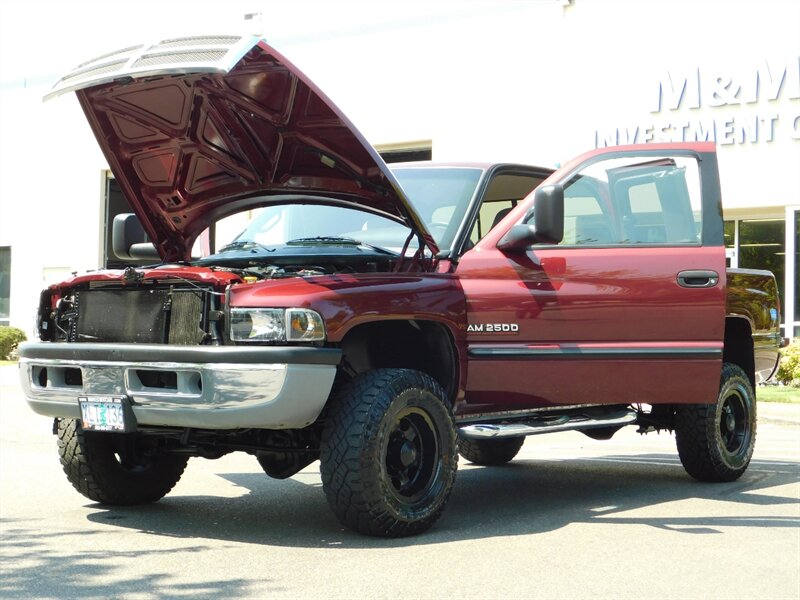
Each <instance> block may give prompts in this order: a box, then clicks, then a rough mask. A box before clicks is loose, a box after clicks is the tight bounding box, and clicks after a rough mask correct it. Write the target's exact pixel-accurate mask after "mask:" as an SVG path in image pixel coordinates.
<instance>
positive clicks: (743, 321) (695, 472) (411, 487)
mask: <svg viewBox="0 0 800 600" xmlns="http://www.w3.org/2000/svg"><path fill="white" fill-rule="evenodd" d="M70 90H75V91H76V93H77V96H78V99H79V101H80V104H81V106H82V107H83V110H84V112H85V114H86V116H87V118H88V120H89V123H90V124H91V127H92V129H93V131H94V133H95V135H96V137H97V140H98V142H99V144H100V146H101V147H102V149H103V152H104V153H105V156H106V158H107V160H108V163H109V165H110V166H111V169H112V170H113V172H114V175H115V177H116V179H117V182H118V183H119V185H120V187H121V189H122V191H123V192H124V194H125V196H126V198H127V200H128V201H129V203H130V205H131V206H132V207H133V210H134V213H135V215H134V214H132V215H123V216H121V217H120V218H118V220H117V221H116V222H115V224H114V248H115V252H116V253H117V255H118V256H119V257H120V258H121V259H126V260H129V261H130V264H131V266H130V267H128V268H126V269H124V270H106V271H96V272H90V273H87V274H83V275H79V276H75V277H73V278H71V279H69V280H67V281H64V282H62V283H59V284H57V285H53V286H51V287H49V288H47V289H46V290H44V291H43V292H42V295H41V302H40V306H39V318H38V329H39V336H40V338H41V341H39V342H34V343H29V344H26V345H23V346H22V347H21V348H20V376H21V381H22V385H23V387H24V390H25V393H26V396H27V399H28V403H29V404H30V406H31V408H32V409H33V410H34V411H36V412H37V413H40V414H42V415H46V416H49V417H53V418H54V426H53V430H54V433H56V434H57V436H58V449H59V453H60V456H61V462H62V464H63V467H64V470H65V472H66V474H67V477H68V478H69V480H70V482H71V483H72V484H73V485H74V486H75V488H76V489H77V490H78V491H79V492H81V493H82V494H84V495H85V496H86V497H88V498H90V499H92V500H94V501H97V502H101V503H104V504H109V505H124V504H139V503H147V502H153V501H156V500H158V499H159V498H161V497H163V496H164V495H165V494H167V493H168V492H169V491H170V490H171V489H172V487H173V486H174V485H175V484H176V482H177V481H178V480H179V478H180V477H181V474H182V473H183V471H184V468H185V466H186V464H187V461H188V459H189V458H190V457H193V456H200V457H205V458H218V457H220V456H222V455H224V454H226V453H229V452H233V451H244V452H247V453H250V454H253V455H254V456H255V457H256V458H257V459H258V461H259V463H260V464H261V466H262V467H263V469H264V471H265V472H266V473H267V474H268V475H270V476H272V477H277V478H285V477H290V476H291V475H293V474H295V473H296V472H298V471H299V470H300V469H302V468H304V467H305V466H307V465H309V464H310V463H312V462H313V461H315V460H320V462H321V467H320V468H321V475H322V483H323V488H324V491H325V494H326V496H327V499H328V502H329V504H330V506H331V508H332V509H333V511H334V513H335V514H336V516H337V517H338V518H339V519H340V520H341V522H342V523H344V524H346V525H348V526H349V527H351V528H353V529H355V530H357V531H359V532H363V533H367V534H373V535H381V536H403V535H410V534H414V533H418V532H421V531H423V530H425V529H427V528H428V527H430V526H431V525H432V524H433V522H434V521H435V520H436V519H437V518H438V517H439V516H440V514H441V513H442V510H443V508H444V506H445V503H446V502H447V499H448V496H449V495H450V491H451V488H452V486H453V483H454V480H455V475H456V464H457V460H458V455H459V454H461V456H463V457H464V458H465V459H467V460H468V461H471V462H473V463H477V464H482V465H499V464H502V463H505V462H508V461H510V460H512V459H513V458H514V456H515V455H516V454H517V452H518V451H519V450H520V448H521V446H522V444H523V441H524V439H525V436H527V435H532V434H539V433H546V432H553V431H565V430H577V431H581V432H583V433H585V434H586V435H588V436H590V437H592V438H595V439H608V438H610V437H611V436H612V435H614V433H615V432H616V431H618V430H619V429H620V428H621V427H624V426H626V425H635V426H638V428H639V431H641V432H647V431H654V430H669V431H674V432H675V433H676V438H677V447H678V453H679V455H680V458H681V461H682V462H683V465H684V466H685V468H686V470H687V471H688V473H689V474H690V475H692V476H693V477H695V478H697V479H700V480H704V481H731V480H734V479H736V478H738V477H739V476H741V475H742V473H743V472H744V471H745V469H746V468H747V466H748V463H749V461H750V458H751V455H752V452H753V445H754V441H755V436H756V402H755V400H756V398H755V389H756V384H757V383H758V382H760V381H762V380H764V379H766V378H768V377H769V376H770V375H771V373H772V371H773V370H774V368H775V366H776V362H777V359H778V347H779V344H780V334H779V321H780V319H779V312H778V303H777V288H776V284H775V280H774V277H773V276H772V274H770V273H768V272H754V271H741V270H737V271H730V270H728V271H727V272H726V265H725V250H724V243H723V223H722V211H721V200H720V186H719V178H718V173H717V159H716V154H715V149H714V146H713V144H709V143H695V144H669V145H647V146H630V147H618V148H608V149H604V150H598V151H594V152H590V153H588V154H585V155H583V156H581V157H579V158H577V159H575V160H573V161H572V162H570V163H568V164H567V165H565V166H564V167H562V168H560V169H558V170H557V171H555V172H552V171H551V170H550V169H546V168H540V167H532V166H525V165H518V164H426V163H413V164H399V165H393V166H392V167H391V168H390V167H388V166H387V165H386V164H385V163H384V162H383V160H382V159H381V158H380V157H379V155H378V154H377V153H376V151H375V150H374V149H373V148H372V146H370V144H369V143H367V142H366V140H365V139H364V138H363V137H362V136H361V134H360V133H359V132H358V131H357V130H356V129H355V128H354V127H353V125H352V124H351V123H350V121H349V120H348V119H347V118H346V117H345V116H344V115H343V114H342V113H341V112H340V111H339V110H338V109H337V108H336V106H334V105H333V103H332V102H331V101H330V100H329V99H328V98H327V97H326V96H325V95H324V94H323V93H322V92H321V91H320V90H319V89H318V88H317V87H316V86H315V85H314V84H313V83H312V82H311V81H309V79H308V78H306V77H305V76H304V75H303V74H302V73H300V72H299V71H298V70H297V69H296V68H295V67H294V66H293V65H292V64H291V63H290V62H289V61H287V60H286V59H285V58H284V57H283V56H281V55H280V54H279V53H278V52H276V51H275V50H274V49H273V48H271V47H270V46H268V45H267V44H266V43H265V42H264V41H262V40H258V39H249V38H238V37H235V36H216V37H214V36H212V37H207V38H203V37H194V38H184V39H171V40H164V41H162V42H160V43H158V44H155V45H153V46H141V47H136V48H127V49H125V50H123V51H120V52H118V53H112V54H108V55H105V56H103V57H101V58H99V59H96V60H94V61H90V62H88V63H84V64H83V65H81V67H79V69H78V70H76V71H75V72H73V73H70V74H69V75H67V76H66V77H64V78H63V79H62V80H60V81H59V82H58V83H57V84H56V87H55V89H54V91H53V92H52V94H51V95H58V94H60V93H63V92H66V91H70ZM241 213H247V217H248V218H247V219H243V220H242V223H246V226H245V227H244V230H243V231H241V233H239V234H238V235H236V236H235V237H234V236H232V235H228V237H227V239H225V231H228V230H230V227H229V226H227V227H226V226H225V224H226V223H227V224H228V225H229V224H230V221H229V220H228V221H226V219H230V218H231V215H236V214H239V216H240V217H241ZM232 218H234V219H235V218H237V217H235V216H234V217H232ZM193 248H194V250H195V251H196V252H193ZM195 254H196V256H195ZM147 261H150V264H149V266H142V265H143V264H144V263H146V262H147Z"/></svg>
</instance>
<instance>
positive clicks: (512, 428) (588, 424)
mask: <svg viewBox="0 0 800 600" xmlns="http://www.w3.org/2000/svg"><path fill="white" fill-rule="evenodd" d="M636 419H637V416H636V411H633V410H630V411H625V412H624V413H619V412H616V413H614V414H613V415H611V416H609V417H608V418H602V417H594V418H593V417H588V416H586V415H571V416H567V415H565V416H562V417H557V418H555V419H549V420H547V421H539V422H536V421H528V422H526V423H474V424H471V425H464V426H462V427H459V428H458V434H459V435H460V436H461V437H463V438H467V439H471V440H482V439H486V438H501V437H522V436H525V435H536V434H537V433H553V432H556V431H575V430H577V431H580V430H582V429H598V428H601V427H622V426H623V425H633V424H634V423H636Z"/></svg>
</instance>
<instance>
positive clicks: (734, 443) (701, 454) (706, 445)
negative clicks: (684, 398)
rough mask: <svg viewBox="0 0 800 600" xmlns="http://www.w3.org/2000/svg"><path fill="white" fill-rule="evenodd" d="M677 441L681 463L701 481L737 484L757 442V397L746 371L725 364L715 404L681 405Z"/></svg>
mask: <svg viewBox="0 0 800 600" xmlns="http://www.w3.org/2000/svg"><path fill="white" fill-rule="evenodd" d="M675 438H676V442H677V446H678V454H679V455H680V458H681V463H683V467H684V468H685V469H686V472H687V473H689V475H691V476H692V477H694V478H695V479H699V480H700V481H716V482H720V481H735V480H736V479H738V478H739V477H741V476H742V473H744V472H745V470H747V466H748V465H749V464H750V459H751V458H752V456H753V448H754V447H755V441H756V396H755V394H754V393H753V387H752V385H751V384H750V380H749V379H748V377H747V375H746V374H745V372H744V371H743V370H742V369H741V367H739V366H738V365H735V364H732V363H725V364H724V365H723V367H722V376H721V378H720V389H719V397H718V398H717V402H716V404H687V405H679V406H678V407H677V408H676V411H675Z"/></svg>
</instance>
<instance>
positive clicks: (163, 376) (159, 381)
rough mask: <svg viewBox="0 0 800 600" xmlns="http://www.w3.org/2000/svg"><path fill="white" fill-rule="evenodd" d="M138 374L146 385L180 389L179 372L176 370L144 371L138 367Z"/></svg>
mask: <svg viewBox="0 0 800 600" xmlns="http://www.w3.org/2000/svg"><path fill="white" fill-rule="evenodd" d="M136 376H137V377H138V378H139V381H141V382H142V385H143V386H145V387H149V388H158V389H165V390H177V389H178V374H177V373H176V372H175V371H144V370H141V369H137V370H136Z"/></svg>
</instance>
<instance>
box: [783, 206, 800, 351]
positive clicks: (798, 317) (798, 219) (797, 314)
mask: <svg viewBox="0 0 800 600" xmlns="http://www.w3.org/2000/svg"><path fill="white" fill-rule="evenodd" d="M798 321H800V210H796V211H794V337H800V325H799V324H798ZM786 330H787V332H788V331H791V324H790V323H787V324H786Z"/></svg>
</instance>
